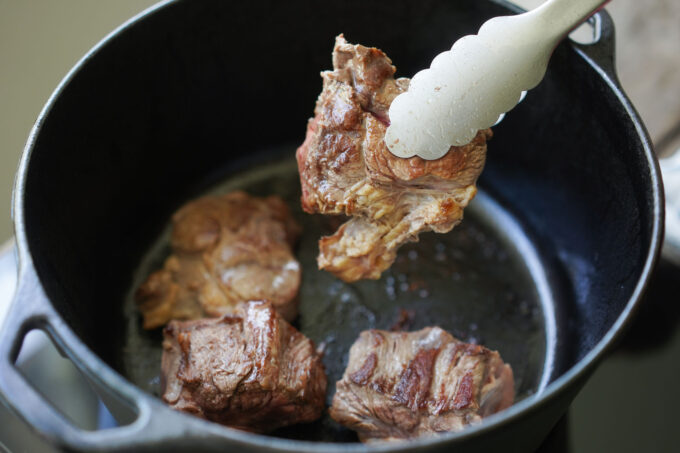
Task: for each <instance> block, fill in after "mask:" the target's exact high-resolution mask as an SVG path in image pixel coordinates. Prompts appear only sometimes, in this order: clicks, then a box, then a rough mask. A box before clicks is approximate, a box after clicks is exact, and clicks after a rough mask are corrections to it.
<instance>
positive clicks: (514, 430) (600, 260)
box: [0, 0, 663, 451]
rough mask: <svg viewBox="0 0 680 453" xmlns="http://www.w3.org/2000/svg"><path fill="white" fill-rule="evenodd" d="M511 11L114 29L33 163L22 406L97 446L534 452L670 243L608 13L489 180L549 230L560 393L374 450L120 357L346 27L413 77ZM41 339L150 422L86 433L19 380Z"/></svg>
mask: <svg viewBox="0 0 680 453" xmlns="http://www.w3.org/2000/svg"><path fill="white" fill-rule="evenodd" d="M509 12H516V10H515V9H513V7H511V6H510V5H509V4H506V3H501V2H498V3H497V2H480V1H473V0H465V1H457V2H447V1H443V0H426V1H421V2H388V1H361V2H359V1H345V2H334V3H332V2H331V3H323V4H321V3H314V2H302V1H295V2H267V1H264V2H261V1H253V2H219V1H204V2H189V1H174V2H165V3H162V4H160V5H158V6H156V7H153V8H152V9H150V10H149V11H147V12H145V13H143V14H141V15H140V16H138V17H136V18H134V19H132V20H131V21H129V22H128V23H126V24H125V25H123V26H122V27H121V28H119V29H118V30H117V31H116V32H114V33H113V34H112V35H110V36H109V37H107V38H106V39H105V40H104V41H103V42H102V43H100V44H99V45H98V46H96V47H95V48H94V49H93V50H92V51H91V52H90V53H89V54H88V55H86V56H85V57H84V58H83V60H82V61H81V62H80V63H79V64H78V65H76V67H75V68H74V69H73V70H72V71H71V72H70V73H69V74H68V76H67V77H66V78H65V79H64V81H63V82H62V84H61V85H60V86H59V88H58V89H57V90H56V91H55V93H54V95H53V96H52V97H51V98H50V100H49V102H48V103H47V106H46V107H45V109H44V110H43V112H42V113H41V115H40V118H39V119H38V121H37V123H36V125H35V127H34V129H33V131H32V133H31V136H30V138H29V141H28V144H27V146H26V150H25V152H24V155H23V158H22V161H21V166H20V168H19V172H18V176H17V182H16V187H15V195H14V196H15V199H14V221H15V228H16V237H17V244H18V250H19V258H20V278H19V287H18V290H17V294H16V297H15V301H14V303H13V305H12V308H11V312H10V313H9V315H8V318H7V321H6V323H5V325H4V327H3V330H2V332H1V335H0V394H1V396H2V398H3V400H4V401H5V403H6V404H7V405H8V406H9V407H10V408H12V409H13V410H14V411H16V412H17V413H18V414H19V415H20V416H21V417H22V418H23V419H24V420H25V421H26V422H27V423H29V424H30V425H31V426H32V427H33V428H34V429H35V430H36V431H37V432H38V433H40V434H41V435H42V436H44V437H46V438H47V439H49V440H50V441H52V442H54V443H55V444H57V445H59V446H63V447H65V448H67V449H70V450H79V451H80V450H82V451H90V450H107V451H158V450H163V451H176V450H188V451H224V450H226V449H229V448H232V449H235V451H262V450H266V451H340V450H342V451H347V450H394V451H412V450H419V451H420V450H422V451H435V450H437V451H439V450H442V451H444V450H450V449H454V448H455V449H457V451H494V450H500V449H501V448H502V449H504V450H508V451H530V450H532V449H535V448H536V447H537V446H538V445H539V443H540V442H541V440H542V439H543V438H544V437H545V435H546V434H547V433H548V431H549V430H550V429H551V428H552V426H553V425H554V424H555V422H556V421H557V420H558V418H559V417H560V416H561V415H562V414H563V413H564V412H565V411H566V409H567V407H568V405H569V403H570V402H571V400H572V399H573V398H574V396H575V395H576V393H577V392H578V391H579V389H580V388H581V386H582V385H583V383H584V382H585V380H586V379H587V377H588V376H589V375H590V373H591V372H592V371H593V369H594V367H595V365H596V364H597V363H598V361H599V360H600V359H601V358H602V356H603V354H604V353H605V352H606V350H607V349H608V348H609V347H610V346H611V345H612V343H613V342H614V341H615V340H616V338H617V337H618V336H619V334H620V333H621V331H622V329H623V328H624V327H625V326H626V325H627V324H628V323H629V321H630V318H631V316H632V314H633V312H634V310H635V308H636V305H637V304H638V301H639V300H640V297H641V295H642V293H643V291H644V289H645V285H646V283H647V281H648V279H649V276H650V272H651V271H652V268H653V266H654V264H655V261H656V258H657V255H658V252H659V246H660V241H661V236H662V224H663V202H662V198H663V195H662V188H661V184H660V177H659V171H658V166H657V162H656V160H655V157H654V154H653V152H652V149H651V145H650V141H649V137H648V136H647V133H646V131H645V128H644V126H643V124H642V122H641V121H640V119H639V117H638V115H637V113H636V112H635V110H634V108H633V107H632V106H631V104H630V102H629V101H628V99H627V98H626V96H625V94H624V93H623V91H622V90H621V88H620V86H619V85H618V81H617V79H616V75H615V73H614V66H613V26H612V23H611V19H610V18H609V16H608V15H607V14H606V12H604V11H601V12H600V13H598V14H597V16H596V20H595V23H596V24H597V26H598V28H599V33H600V38H599V40H598V42H597V43H595V44H593V45H590V46H580V45H576V44H573V43H570V42H565V43H563V44H561V45H560V46H559V47H558V48H557V49H556V51H555V54H554V55H553V58H552V61H551V64H550V67H549V69H548V72H547V75H546V78H545V80H544V81H543V82H542V83H541V85H539V87H537V88H536V89H535V90H532V92H531V93H530V94H529V96H528V97H527V99H526V100H525V101H524V102H523V103H522V104H520V105H519V106H518V107H517V108H516V109H515V110H514V111H513V112H512V113H511V114H510V115H508V117H507V118H506V119H505V120H504V121H503V123H501V124H500V125H499V126H497V127H496V128H495V137H494V139H493V141H492V143H491V144H490V147H489V155H488V162H487V168H486V169H485V172H484V174H483V176H482V178H481V180H480V186H481V188H482V189H483V191H484V192H485V193H486V194H487V195H486V196H487V198H490V199H493V200H495V201H494V203H497V204H498V205H499V206H503V209H505V210H506V211H507V212H510V213H512V214H513V215H514V216H515V217H516V218H517V219H519V220H518V221H519V222H520V224H521V226H522V228H523V229H525V230H526V231H527V232H529V233H528V237H530V238H531V240H532V243H533V247H534V248H535V249H536V250H537V251H538V253H539V255H540V259H539V260H538V261H537V262H536V263H534V265H538V266H540V267H541V268H542V269H544V272H545V274H546V275H547V279H546V282H547V285H549V290H550V291H551V292H552V293H553V294H554V296H555V297H554V300H555V305H554V307H553V309H554V310H555V313H556V316H555V319H556V320H557V324H556V327H555V328H556V331H555V338H554V339H553V340H554V345H555V348H556V351H558V352H559V354H558V355H559V357H558V359H559V360H557V361H556V362H555V364H554V368H553V369H552V370H551V373H550V374H549V375H548V376H549V384H548V385H547V387H545V388H542V389H541V390H540V391H539V392H538V393H536V394H535V395H533V396H529V397H527V398H525V399H523V400H522V401H520V402H518V403H516V404H515V405H514V406H512V407H511V408H510V409H508V410H506V411H504V412H502V413H501V414H498V415H496V416H493V417H490V418H489V419H487V420H486V421H485V422H484V423H483V424H481V425H479V426H474V427H470V428H468V429H466V430H464V431H463V432H460V433H451V434H449V435H443V436H441V437H437V438H434V439H426V440H419V441H414V442H407V443H397V444H390V445H375V446H367V445H360V444H332V443H319V442H305V441H300V440H291V439H281V438H276V437H269V436H260V435H253V434H247V433H243V432H239V431H235V430H231V429H229V428H224V427H221V426H219V425H217V424H212V423H209V422H206V421H203V420H200V419H198V418H194V417H191V416H188V415H185V414H181V413H177V412H174V411H172V410H170V409H169V408H167V407H166V406H165V405H164V404H163V403H162V402H161V401H160V400H159V399H157V398H155V397H153V396H151V395H150V394H148V393H146V392H144V391H142V390H141V389H140V388H138V387H137V386H135V385H133V384H132V383H131V382H130V381H129V380H128V379H126V377H124V376H123V375H122V374H121V372H122V371H123V370H122V368H121V367H120V364H119V357H120V354H121V348H122V347H123V342H124V337H125V335H126V334H127V333H128V332H127V328H126V324H125V321H124V318H123V313H122V308H121V307H122V303H121V301H122V300H123V299H125V297H126V294H128V293H129V291H130V288H131V287H132V285H133V270H134V269H136V268H137V266H138V264H139V261H140V259H141V256H142V255H143V252H144V251H145V250H147V249H148V247H149V244H150V243H152V242H153V240H154V238H155V237H156V236H157V235H158V233H159V231H160V230H161V229H162V227H163V225H164V224H165V221H166V219H167V217H168V215H169V213H171V212H172V210H173V209H174V208H176V207H177V206H178V204H179V203H180V202H181V201H183V200H186V199H187V198H188V197H190V196H193V195H196V194H197V193H199V192H201V191H202V190H203V189H204V188H205V187H207V186H208V185H209V184H210V183H212V182H214V181H218V180H220V179H221V178H223V177H224V175H225V174H229V172H230V171H231V170H232V169H233V168H236V167H238V168H243V166H244V165H251V164H253V163H258V162H259V165H266V164H267V162H269V160H270V159H272V155H273V152H272V151H271V149H274V148H277V147H280V145H282V144H295V143H300V142H301V140H302V138H303V134H304V129H305V124H306V119H307V118H308V117H309V116H310V114H311V110H312V107H313V104H314V99H315V97H316V95H317V94H318V91H319V88H320V80H319V77H318V72H319V70H321V69H324V68H328V67H329V65H330V48H331V45H332V42H333V37H334V36H335V35H336V34H338V33H339V32H344V33H345V34H346V35H347V37H348V38H349V39H350V40H351V41H353V42H361V43H364V44H369V45H374V46H376V47H379V48H382V49H384V50H385V51H386V52H387V53H388V55H390V57H391V58H392V59H393V60H394V61H395V63H396V64H397V65H398V67H399V70H400V74H403V75H409V74H413V73H415V72H416V71H417V70H418V69H420V68H423V67H425V66H426V65H427V64H428V62H429V60H430V59H431V58H432V57H433V56H434V55H436V54H437V53H439V52H441V51H442V50H444V49H446V48H447V47H449V46H450V45H451V44H452V43H453V42H454V41H455V40H456V39H457V38H458V37H460V36H462V35H464V34H470V33H474V32H476V30H477V29H478V27H479V26H480V25H481V24H482V23H483V22H484V21H485V20H486V19H488V18H489V17H492V16H497V15H503V14H508V13H509ZM288 149H289V150H290V148H288ZM34 328H39V329H43V330H45V331H46V332H47V333H48V334H49V335H50V336H51V337H52V339H53V340H54V341H55V343H56V344H57V345H58V346H59V347H60V348H61V349H62V350H63V351H64V353H65V354H66V355H67V356H68V357H69V358H70V359H71V360H72V361H73V362H74V363H75V364H76V365H77V366H78V368H80V369H81V371H83V372H84V373H85V374H86V375H87V376H88V377H89V378H90V380H91V381H92V382H93V384H94V385H95V386H96V387H97V388H98V389H99V390H100V392H101V394H102V397H103V398H104V399H108V400H112V401H113V400H115V401H118V402H119V403H122V404H123V405H126V406H128V407H129V408H131V411H132V413H133V417H132V422H131V423H130V424H128V425H126V426H122V427H118V428H113V429H109V430H102V431H94V432H86V431H82V430H79V429H78V428H75V427H74V426H72V425H71V424H70V423H69V422H68V421H67V420H66V419H65V418H64V417H63V416H62V415H61V414H59V413H58V412H57V411H56V410H55V409H54V408H53V407H52V406H50V405H49V404H48V403H46V402H45V400H44V399H43V397H42V396H41V395H40V394H39V393H38V392H36V391H35V390H34V389H33V388H32V387H31V386H30V385H29V384H27V383H26V381H25V380H24V378H23V377H22V376H21V374H20V373H19V372H18V371H17V369H16V367H15V366H14V361H15V359H16V356H17V354H18V350H19V348H20V345H21V341H22V338H23V337H24V335H25V334H26V332H28V331H29V330H31V329H34ZM509 328H510V329H512V326H510V327H509Z"/></svg>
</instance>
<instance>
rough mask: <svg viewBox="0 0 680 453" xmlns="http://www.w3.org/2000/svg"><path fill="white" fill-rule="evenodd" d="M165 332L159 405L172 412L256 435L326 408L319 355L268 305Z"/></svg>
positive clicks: (246, 307)
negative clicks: (161, 401)
mask: <svg viewBox="0 0 680 453" xmlns="http://www.w3.org/2000/svg"><path fill="white" fill-rule="evenodd" d="M163 334H164V341H163V359H162V366H161V367H162V372H161V385H162V390H163V400H164V401H165V402H166V403H168V404H169V405H170V406H171V407H172V408H174V409H177V410H181V411H185V412H189V413H192V414H195V415H198V416H200V417H203V418H205V419H208V420H212V421H215V422H218V423H222V424H224V425H228V426H231V427H234V428H238V429H242V430H247V431H255V432H266V431H271V430H273V429H276V428H279V427H282V426H287V425H292V424H295V423H304V422H311V421H313V420H316V419H317V418H319V417H320V416H321V414H322V412H323V410H324V402H325V395H326V374H325V371H324V367H323V364H322V363H321V355H320V354H319V353H317V351H316V350H315V349H314V345H313V343H312V341H311V340H309V339H308V338H307V337H305V336H304V335H303V334H301V333H300V332H298V331H297V330H296V329H295V328H294V327H292V326H291V325H290V324H288V322H286V321H285V320H284V319H282V318H281V317H280V316H279V315H278V314H277V313H276V311H275V310H274V309H273V307H272V306H271V304H269V303H265V302H249V303H244V304H241V305H239V307H238V308H237V310H236V312H235V313H234V314H233V315H225V316H223V317H222V318H214V319H202V320H195V321H172V322H171V323H170V324H168V325H167V326H166V328H165V329H164V332H163Z"/></svg>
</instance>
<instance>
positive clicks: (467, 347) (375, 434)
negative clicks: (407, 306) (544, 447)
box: [330, 327, 514, 442]
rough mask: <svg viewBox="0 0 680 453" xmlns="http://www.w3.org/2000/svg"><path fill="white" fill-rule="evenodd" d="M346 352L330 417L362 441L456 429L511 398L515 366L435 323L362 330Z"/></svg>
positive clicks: (494, 410) (488, 413) (491, 412)
mask: <svg viewBox="0 0 680 453" xmlns="http://www.w3.org/2000/svg"><path fill="white" fill-rule="evenodd" d="M349 354H350V355H349V363H348V365H347V369H346V370H345V374H344V375H343V377H342V379H341V380H340V381H338V383H337V391H336V393H335V396H334V397H333V406H332V407H331V409H330V415H331V417H333V419H334V420H335V421H337V422H338V423H340V424H342V425H345V426H347V427H348V428H351V429H353V430H355V431H356V432H357V433H358V435H359V438H360V439H361V441H362V442H367V441H373V440H395V439H407V438H414V437H419V436H427V435H434V434H436V433H442V432H447V431H459V430H461V429H463V427H465V425H468V424H472V423H479V422H480V421H481V418H482V417H485V416H487V415H491V414H493V413H495V412H498V411H500V410H502V409H505V408H506V407H508V406H510V405H511V404H512V402H513V399H514V381H513V377H512V369H511V368H510V366H509V365H506V364H504V363H503V360H501V357H500V355H499V354H498V352H495V351H490V350H488V349H487V348H485V347H483V346H479V345H473V344H466V343H463V342H461V341H459V340H456V339H455V338H453V337H452V336H451V335H450V334H448V333H447V332H445V331H443V330H442V329H440V328H439V327H428V328H425V329H422V330H419V331H417V332H388V331H382V330H368V331H364V332H362V333H361V335H360V336H359V339H358V340H357V341H356V342H355V343H354V345H353V346H352V348H351V349H350V353H349Z"/></svg>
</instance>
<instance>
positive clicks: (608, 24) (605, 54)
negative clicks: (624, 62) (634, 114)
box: [572, 9, 620, 88]
mask: <svg viewBox="0 0 680 453" xmlns="http://www.w3.org/2000/svg"><path fill="white" fill-rule="evenodd" d="M589 23H591V24H592V25H593V27H594V28H595V42H593V43H592V44H579V43H576V42H572V45H573V46H574V47H575V48H576V50H577V51H578V52H579V53H580V54H582V55H583V56H585V57H586V58H587V59H588V60H590V61H591V62H592V63H593V64H595V65H596V66H597V67H598V68H600V69H601V70H602V72H604V74H605V75H606V76H607V77H608V78H609V79H611V81H612V82H614V83H615V84H616V85H617V86H618V87H619V88H620V84H619V79H618V76H617V75H616V66H615V57H614V54H615V52H614V44H615V33H614V21H613V20H612V17H611V16H610V15H609V13H608V12H607V11H606V10H604V9H601V10H600V11H598V12H597V13H596V14H594V15H593V16H592V17H591V18H590V19H589Z"/></svg>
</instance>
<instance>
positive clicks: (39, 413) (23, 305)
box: [0, 250, 258, 452]
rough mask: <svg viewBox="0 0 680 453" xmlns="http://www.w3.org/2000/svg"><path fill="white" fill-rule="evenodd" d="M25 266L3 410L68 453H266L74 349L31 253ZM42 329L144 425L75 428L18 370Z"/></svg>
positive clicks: (7, 344) (101, 391) (0, 348)
mask: <svg viewBox="0 0 680 453" xmlns="http://www.w3.org/2000/svg"><path fill="white" fill-rule="evenodd" d="M12 252H13V250H12ZM3 255H5V256H3ZM6 256H7V252H5V253H4V254H3V250H0V264H3V263H2V261H3V260H4V258H6ZM20 261H21V262H22V266H21V269H20V272H19V278H18V284H17V289H16V291H15V294H14V299H13V300H12V304H11V306H10V307H9V311H8V312H7V316H6V318H5V321H4V324H2V328H1V329H0V403H4V404H5V406H7V407H8V408H9V409H10V410H11V411H12V412H13V413H15V414H16V415H17V416H18V417H19V418H21V419H22V420H23V421H25V422H26V423H27V424H28V425H29V426H30V427H31V428H32V429H33V430H34V431H36V432H37V434H39V435H40V436H41V437H43V438H44V439H45V440H47V441H48V442H50V443H51V444H52V445H55V446H57V447H60V448H63V449H66V450H68V451H82V452H89V451H100V452H142V451H149V452H153V451H168V452H169V451H198V450H200V451H225V450H228V449H229V448H233V449H234V451H242V452H250V451H255V450H258V449H257V448H253V445H252V440H251V439H249V437H250V435H248V434H246V433H244V432H241V431H237V430H232V429H229V428H226V427H221V426H219V425H215V424H213V423H209V422H205V421H203V420H201V419H199V418H197V417H193V416H190V415H186V414H183V413H179V412H176V411H174V410H172V409H170V408H168V407H167V406H165V405H164V404H163V403H161V402H160V400H157V399H155V398H152V397H151V396H148V395H146V394H144V393H143V392H142V391H141V390H138V389H136V388H135V387H134V386H132V385H131V384H129V383H127V382H125V380H124V379H123V378H122V377H120V376H118V375H115V373H112V372H111V371H110V370H108V371H107V370H104V369H102V365H101V363H100V361H99V360H98V359H97V358H96V356H95V355H94V353H93V352H92V351H90V350H89V349H87V348H85V347H83V348H82V349H79V350H78V351H77V352H74V351H73V350H71V349H70V347H69V346H68V345H69V344H77V342H78V339H77V337H76V335H75V333H74V332H73V331H72V330H71V329H70V327H69V326H68V325H66V323H65V322H64V321H63V320H62V319H61V318H60V317H59V316H58V314H57V313H56V311H55V310H54V308H53V307H52V305H51V303H50V302H49V300H48V298H47V295H46V294H45V292H44V289H43V287H42V285H41V284H40V281H39V278H38V276H37V274H36V271H35V268H34V267H33V263H32V262H31V259H30V257H29V256H27V254H26V256H25V257H22V259H21V260H20ZM4 264H6V263H4ZM13 264H14V263H13ZM6 267H7V266H0V274H1V273H4V272H15V270H16V269H15V266H10V267H12V269H10V270H8V269H7V268H6ZM0 277H2V275H0ZM34 329H40V330H42V331H44V332H45V333H46V334H47V335H48V336H49V337H50V339H51V340H52V342H53V343H54V345H55V346H56V347H57V349H59V351H60V352H62V355H65V356H67V357H70V358H75V357H76V356H77V358H78V360H72V363H73V364H74V365H75V366H76V367H77V368H78V370H79V371H80V372H81V373H83V375H84V376H85V377H86V378H87V379H88V381H89V382H90V383H91V384H92V385H93V386H94V387H95V389H96V390H97V393H98V395H99V396H100V398H102V399H103V400H105V401H111V400H112V399H113V400H115V401H116V402H117V403H118V404H120V403H122V404H124V405H126V406H127V407H128V409H131V410H132V411H133V412H135V413H136V418H135V419H134V420H133V421H131V423H129V424H127V425H124V426H119V427H114V428H107V429H101V430H98V431H86V430H83V429H80V428H78V427H77V426H75V425H73V424H72V423H71V422H70V421H69V420H68V419H67V418H66V417H65V416H64V415H63V414H62V413H61V412H59V410H57V409H56V408H55V407H54V406H52V405H51V403H49V402H48V401H47V400H46V399H45V397H44V396H43V395H42V394H40V392H39V391H37V390H36V389H35V388H34V387H33V386H32V385H31V384H30V383H29V382H28V381H27V380H26V378H25V377H24V376H23V375H22V374H21V372H20V371H19V369H18V368H17V367H16V365H15V362H16V359H17V357H18V355H19V351H20V350H21V346H22V342H23V339H24V337H25V336H26V334H27V333H28V332H29V331H31V330H34ZM66 340H68V341H66ZM114 375H115V376H114ZM227 432H228V433H227ZM228 434H229V435H228ZM199 446H200V448H199Z"/></svg>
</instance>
